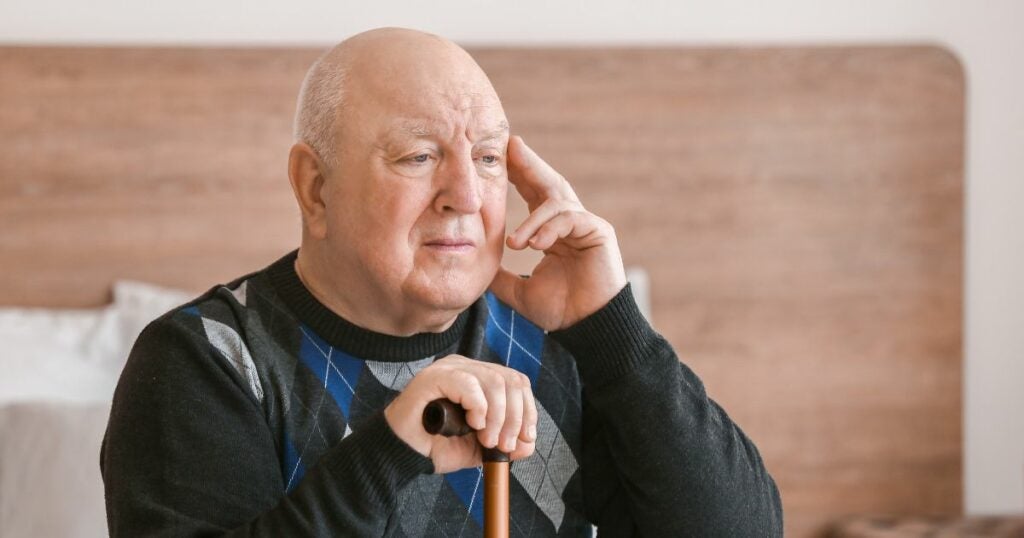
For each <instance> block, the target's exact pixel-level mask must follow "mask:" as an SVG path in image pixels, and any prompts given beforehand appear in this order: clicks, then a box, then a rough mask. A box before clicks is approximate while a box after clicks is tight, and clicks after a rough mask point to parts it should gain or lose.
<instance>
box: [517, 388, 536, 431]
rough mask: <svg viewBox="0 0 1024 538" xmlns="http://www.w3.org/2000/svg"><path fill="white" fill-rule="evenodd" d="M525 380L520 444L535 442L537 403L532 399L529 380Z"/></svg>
mask: <svg viewBox="0 0 1024 538" xmlns="http://www.w3.org/2000/svg"><path fill="white" fill-rule="evenodd" d="M523 377H524V378H526V383H527V384H526V389H525V390H524V391H523V427H522V428H521V430H520V433H519V440H520V443H523V442H526V443H534V442H535V441H537V402H536V401H535V400H534V397H533V389H532V388H531V387H530V384H529V383H530V378H528V377H526V376H525V375H524V376H523Z"/></svg>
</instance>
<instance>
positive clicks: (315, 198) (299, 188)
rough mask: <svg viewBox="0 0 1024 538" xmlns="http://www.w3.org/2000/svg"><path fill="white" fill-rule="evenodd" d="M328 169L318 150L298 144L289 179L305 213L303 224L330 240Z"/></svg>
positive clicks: (293, 151) (290, 157)
mask: <svg viewBox="0 0 1024 538" xmlns="http://www.w3.org/2000/svg"><path fill="white" fill-rule="evenodd" d="M325 171H326V167H325V166H324V165H323V163H322V162H321V161H320V157H319V156H317V154H316V151H314V150H313V148H311V147H309V145H307V144H305V143H303V142H298V143H296V144H295V145H293V146H292V149H291V151H290V152H289V153H288V180H289V181H291V184H292V191H293V192H294V193H295V199H296V201H298V202H299V210H300V211H301V212H302V224H303V226H305V228H306V231H307V232H308V233H309V234H310V235H311V236H313V237H315V238H317V239H324V238H325V237H327V221H326V204H325V203H324V198H323V188H324V184H325V181H324V179H325Z"/></svg>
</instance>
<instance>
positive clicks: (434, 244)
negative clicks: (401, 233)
mask: <svg viewBox="0 0 1024 538" xmlns="http://www.w3.org/2000/svg"><path fill="white" fill-rule="evenodd" d="M423 246H425V247H427V248H429V249H431V250H434V251H437V252H452V253H460V252H469V251H471V250H473V249H474V248H476V244H475V243H473V241H472V240H470V239H466V238H461V237H446V238H441V239H432V240H430V241H427V242H426V243H423Z"/></svg>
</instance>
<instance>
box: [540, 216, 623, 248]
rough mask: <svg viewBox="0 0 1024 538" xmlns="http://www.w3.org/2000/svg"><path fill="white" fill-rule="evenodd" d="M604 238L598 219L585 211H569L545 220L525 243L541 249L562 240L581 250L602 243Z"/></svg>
mask: <svg viewBox="0 0 1024 538" xmlns="http://www.w3.org/2000/svg"><path fill="white" fill-rule="evenodd" d="M604 239H605V234H603V233H602V231H601V220H600V219H598V218H597V217H595V216H593V215H591V214H590V213H587V212H585V211H570V212H566V213H559V214H558V215H556V216H555V217H554V218H552V219H551V220H549V221H547V222H545V223H544V225H543V226H541V227H540V229H538V230H537V233H535V234H534V235H533V237H531V238H530V239H529V240H528V241H527V244H529V245H530V247H531V248H534V249H537V250H542V251H543V250H547V249H549V248H551V247H552V246H553V245H554V244H555V242H556V241H558V240H564V241H565V244H566V245H567V246H569V247H570V248H573V249H576V250H583V249H587V248H590V247H596V246H599V245H601V244H603V243H604Z"/></svg>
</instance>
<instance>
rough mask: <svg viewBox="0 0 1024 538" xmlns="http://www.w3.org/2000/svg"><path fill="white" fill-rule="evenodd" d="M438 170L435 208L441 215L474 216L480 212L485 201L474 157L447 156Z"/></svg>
mask: <svg viewBox="0 0 1024 538" xmlns="http://www.w3.org/2000/svg"><path fill="white" fill-rule="evenodd" d="M446 157H447V158H445V159H444V160H443V161H442V163H441V166H440V167H439V168H438V169H437V174H438V177H437V178H436V180H437V183H438V187H439V188H438V192H437V197H436V198H435V200H434V207H435V209H436V210H437V211H438V212H439V213H445V212H447V211H454V212H456V213H459V214H473V213H477V212H479V211H480V207H481V206H482V205H483V200H482V198H481V195H480V188H481V182H480V176H479V174H478V173H477V170H476V166H475V165H474V163H473V158H472V156H470V155H468V154H466V155H458V156H452V155H448V156H446Z"/></svg>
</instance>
